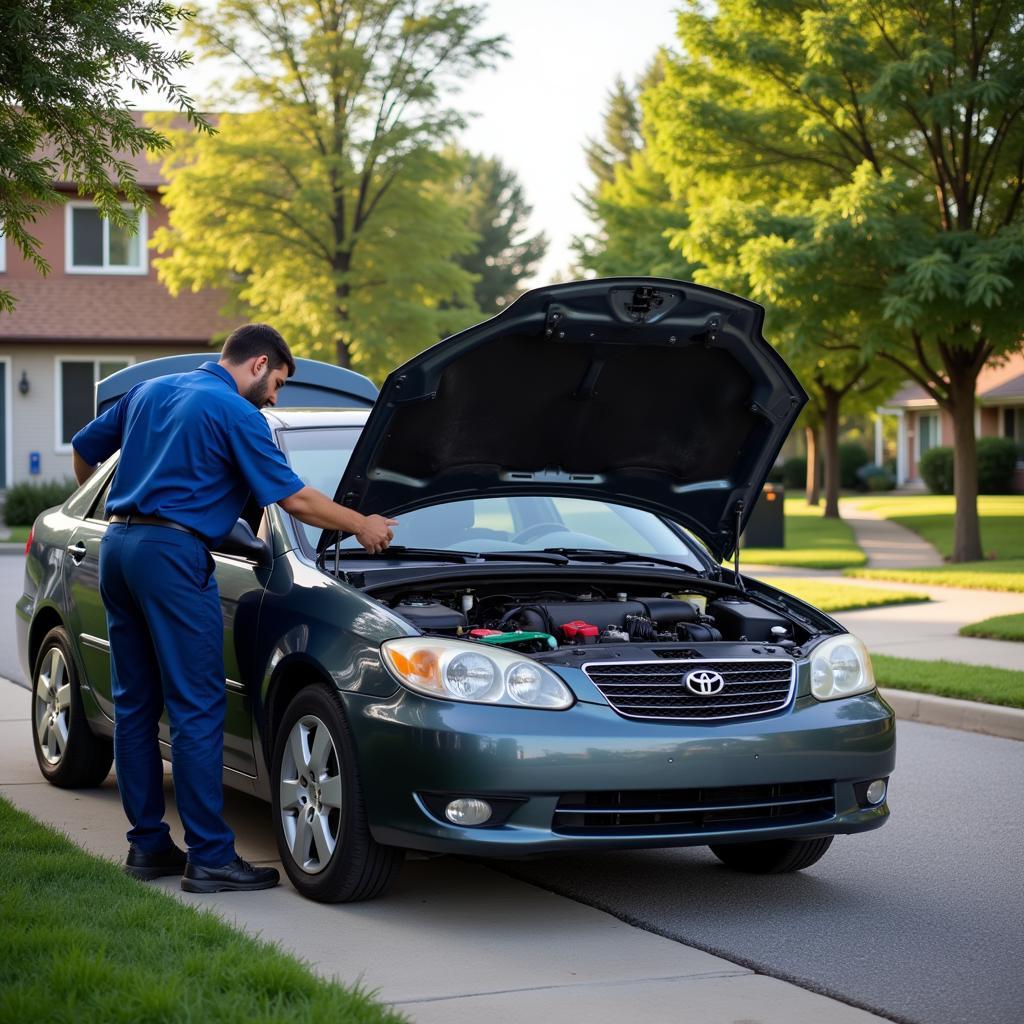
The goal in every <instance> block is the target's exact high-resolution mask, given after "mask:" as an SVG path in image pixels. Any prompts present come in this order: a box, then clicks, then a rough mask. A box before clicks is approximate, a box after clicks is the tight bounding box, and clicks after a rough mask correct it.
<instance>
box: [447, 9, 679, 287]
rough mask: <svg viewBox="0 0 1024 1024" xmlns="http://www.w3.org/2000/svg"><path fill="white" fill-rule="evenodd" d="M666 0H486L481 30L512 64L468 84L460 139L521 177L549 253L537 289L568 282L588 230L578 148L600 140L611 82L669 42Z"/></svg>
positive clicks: (671, 21) (630, 75)
mask: <svg viewBox="0 0 1024 1024" xmlns="http://www.w3.org/2000/svg"><path fill="white" fill-rule="evenodd" d="M679 6H680V5H679V3H678V2H670V0H491V2H490V4H489V5H488V13H487V20H486V22H485V24H484V25H483V26H482V30H483V31H484V32H486V33H488V34H491V33H502V34H504V35H506V36H507V37H508V50H509V52H510V57H509V58H508V59H507V60H505V61H503V62H502V63H501V64H499V66H498V67H497V69H496V70H494V71H488V72H481V73H479V74H478V75H477V76H476V77H475V78H473V79H471V80H469V81H468V82H467V85H466V88H465V90H464V92H463V93H462V95H461V96H460V97H459V98H458V104H457V105H458V106H460V107H461V108H462V109H464V110H467V111H475V112H476V115H477V116H476V117H474V118H473V119H472V121H471V123H470V125H469V128H468V129H467V130H466V132H465V134H464V136H463V142H464V144H465V145H466V146H467V147H468V148H469V149H472V150H474V151H479V152H482V153H485V154H487V155H489V156H497V157H500V158H501V160H502V161H503V162H504V163H505V164H507V165H508V166H510V167H512V168H513V169H514V170H515V171H517V172H518V174H519V178H520V180H521V181H522V183H523V185H524V187H525V191H526V197H527V201H528V202H529V203H530V204H531V205H532V206H533V215H532V217H531V230H532V231H538V230H543V231H544V232H545V233H546V234H547V236H548V239H549V242H550V245H549V248H548V254H547V256H546V257H545V259H544V261H543V263H542V264H541V266H540V267H539V269H538V272H537V274H536V276H535V278H534V279H533V281H530V282H526V283H527V284H543V283H545V282H547V281H548V280H550V279H552V278H553V277H554V276H555V275H556V274H557V275H559V276H564V275H565V273H566V271H567V270H568V268H569V266H570V265H571V263H572V262H573V257H572V252H571V248H570V246H571V242H572V238H573V236H574V235H578V234H583V233H585V232H586V231H587V230H588V229H589V226H590V225H589V221H588V218H587V216H586V214H585V213H584V211H583V209H582V208H581V207H580V205H579V203H578V202H576V197H577V196H579V195H580V194H581V192H582V190H583V188H585V187H586V186H587V185H589V184H590V181H591V179H590V174H589V172H588V170H587V166H586V161H585V157H584V152H583V148H584V146H585V145H586V141H587V139H588V138H594V137H598V136H599V135H600V133H601V121H602V117H603V114H604V108H605V99H606V96H607V93H608V90H609V89H610V88H611V86H612V84H613V83H614V81H615V78H616V76H617V75H622V77H623V78H625V79H626V80H627V81H631V80H633V79H635V78H636V77H637V76H638V75H639V74H641V72H643V71H644V69H645V68H646V67H647V65H648V64H649V63H650V61H651V60H652V59H653V57H654V55H655V53H656V51H657V49H658V48H659V47H660V46H671V45H672V43H673V41H674V39H675V13H674V11H675V10H676V9H678V7H679Z"/></svg>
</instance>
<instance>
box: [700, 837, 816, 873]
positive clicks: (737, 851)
mask: <svg viewBox="0 0 1024 1024" xmlns="http://www.w3.org/2000/svg"><path fill="white" fill-rule="evenodd" d="M831 845H832V836H823V837H822V838H820V839H770V840H768V841H767V842H763V843H720V844H716V845H715V846H711V847H709V849H710V850H711V852H712V853H713V854H714V855H715V856H716V857H717V858H718V859H719V860H720V861H721V862H722V863H723V864H724V865H725V866H726V867H727V868H732V869H733V870H734V871H744V872H746V873H747V874H754V875H782V874H786V873H787V872H789V871H802V870H803V869H804V868H809V867H810V866H811V865H812V864H817V862H818V861H819V860H821V858H822V857H824V856H825V852H826V851H827V850H828V848H829V847H830V846H831Z"/></svg>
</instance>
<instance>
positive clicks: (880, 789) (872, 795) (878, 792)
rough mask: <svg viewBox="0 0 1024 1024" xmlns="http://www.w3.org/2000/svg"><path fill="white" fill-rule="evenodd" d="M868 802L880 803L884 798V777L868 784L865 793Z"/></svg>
mask: <svg viewBox="0 0 1024 1024" xmlns="http://www.w3.org/2000/svg"><path fill="white" fill-rule="evenodd" d="M865 796H867V798H868V803H869V804H880V803H881V802H882V801H883V800H884V799H885V779H875V781H874V782H872V783H871V785H870V786H868V789H867V793H866V794H865Z"/></svg>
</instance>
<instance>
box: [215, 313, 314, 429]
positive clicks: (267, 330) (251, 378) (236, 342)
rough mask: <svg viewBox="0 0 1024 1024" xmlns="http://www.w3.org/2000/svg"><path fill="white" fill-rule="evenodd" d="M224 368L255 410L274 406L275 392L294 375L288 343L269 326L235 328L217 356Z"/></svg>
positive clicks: (293, 361)
mask: <svg viewBox="0 0 1024 1024" xmlns="http://www.w3.org/2000/svg"><path fill="white" fill-rule="evenodd" d="M220 365H221V366H223V367H224V368H225V369H226V370H227V371H228V373H230V374H231V376H232V377H234V378H235V383H236V384H237V385H238V393H239V394H240V395H241V396H242V397H243V398H247V399H248V400H249V401H250V402H252V404H253V405H255V406H256V408H257V409H262V408H263V407H264V406H265V405H276V404H277V393H278V391H280V389H281V388H282V387H283V386H284V382H285V381H286V380H287V379H288V378H289V377H290V376H291V375H292V374H293V373H295V360H294V358H293V357H292V353H291V350H290V349H289V348H288V343H287V342H286V341H285V340H284V338H282V337H281V335H280V334H278V332H277V331H275V330H274V328H273V327H271V326H270V325H269V324H243V325H242V326H241V327H236V328H235V329H234V330H233V331H232V332H231V334H230V335H228V340H227V341H225V342H224V347H223V348H222V349H221V353H220Z"/></svg>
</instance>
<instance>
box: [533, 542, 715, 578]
mask: <svg viewBox="0 0 1024 1024" xmlns="http://www.w3.org/2000/svg"><path fill="white" fill-rule="evenodd" d="M544 551H545V553H547V554H551V555H565V556H566V557H567V558H575V559H578V560H580V561H586V560H587V559H590V560H591V561H594V562H610V563H613V564H614V563H618V562H653V563H654V564H655V565H670V566H672V568H673V569H685V570H686V571H687V572H690V573H694V574H696V575H698V576H703V575H704V573H703V572H702V571H701V570H700V569H694V568H693V566H692V565H687V564H686V563H685V562H677V561H674V560H673V559H671V558H660V557H659V556H658V555H641V554H638V553H637V552H635V551H605V550H603V549H602V548H544Z"/></svg>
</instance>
